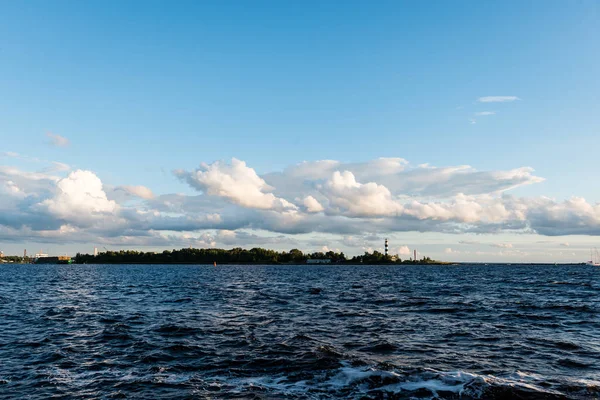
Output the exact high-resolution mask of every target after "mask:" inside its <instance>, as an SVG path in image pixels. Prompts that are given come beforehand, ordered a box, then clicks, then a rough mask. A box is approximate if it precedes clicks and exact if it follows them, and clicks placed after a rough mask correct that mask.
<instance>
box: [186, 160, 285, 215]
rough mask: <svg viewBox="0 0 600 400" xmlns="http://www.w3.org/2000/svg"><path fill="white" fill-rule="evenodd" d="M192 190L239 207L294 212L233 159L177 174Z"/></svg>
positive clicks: (255, 176)
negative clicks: (194, 189)
mask: <svg viewBox="0 0 600 400" xmlns="http://www.w3.org/2000/svg"><path fill="white" fill-rule="evenodd" d="M175 174H176V175H177V176H179V177H181V178H184V179H185V180H186V181H187V182H188V183H189V184H190V185H191V186H193V187H195V188H196V189H198V190H201V191H203V192H205V193H206V194H209V195H211V196H218V197H223V198H226V199H228V200H229V201H231V202H232V203H234V204H237V205H240V206H242V207H248V208H257V209H265V210H269V209H294V208H296V206H294V205H293V204H292V203H290V202H288V201H287V200H285V199H281V198H278V197H276V196H275V195H273V194H272V193H268V192H270V191H272V190H273V188H272V187H271V186H269V185H268V184H267V183H266V182H265V180H264V179H262V178H261V177H260V176H258V174H257V173H256V171H254V169H252V168H250V167H248V166H247V165H246V163H245V162H244V161H241V160H238V159H236V158H233V159H232V160H231V163H229V164H227V163H224V162H222V161H216V162H214V163H212V164H202V165H201V166H200V168H198V169H197V170H196V171H194V172H186V171H176V172H175Z"/></svg>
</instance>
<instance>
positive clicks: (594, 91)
mask: <svg viewBox="0 0 600 400" xmlns="http://www.w3.org/2000/svg"><path fill="white" fill-rule="evenodd" d="M599 19H600V5H598V3H596V2H592V1H588V2H585V1H584V2H564V1H531V2H522V1H504V2H478V1H459V2H444V1H434V2H401V1H390V2H377V3H376V4H373V3H369V2H362V1H348V2H344V3H343V4H341V3H340V2H325V3H324V2H301V3H295V4H290V3H283V2H274V1H273V2H261V1H258V2H253V3H252V4H250V3H244V2H227V3H225V2H191V1H190V2H176V3H175V4H168V3H166V2H160V1H156V2H146V1H145V2H141V1H139V2H136V1H131V2H110V1H102V2H100V1H90V2H75V1H69V2H64V1H55V2H42V1H37V2H35V1H34V2H28V3H23V2H7V1H6V2H1V3H0V37H2V38H3V40H2V41H1V42H0V94H2V96H0V138H1V139H2V141H1V143H2V144H1V145H0V152H14V153H19V154H20V155H21V157H4V158H0V165H5V166H14V167H16V168H18V169H19V170H20V171H40V170H41V169H43V168H45V166H43V165H41V164H43V162H40V161H32V160H33V159H43V160H46V161H47V162H52V161H56V162H61V163H65V164H68V166H69V169H68V170H66V169H65V170H64V171H60V173H61V174H62V175H60V174H58V175H57V176H59V177H60V178H65V177H66V176H68V174H69V173H70V172H73V171H77V170H80V169H81V170H86V171H92V172H93V173H94V174H95V175H96V176H97V177H98V178H99V179H101V181H102V184H103V185H104V186H106V187H107V188H110V187H119V186H126V185H143V186H145V187H147V188H149V189H150V190H151V191H152V192H153V194H154V195H155V196H161V195H167V194H172V193H184V194H186V195H190V196H196V195H200V194H201V195H208V193H209V192H210V188H209V187H207V186H206V183H205V182H204V183H202V185H199V186H198V185H196V186H193V185H190V184H186V182H184V181H183V180H182V179H177V177H175V176H174V175H173V173H172V171H173V170H179V169H181V170H186V171H193V170H195V169H196V168H197V167H198V166H199V165H200V164H201V163H203V162H204V163H208V164H209V165H212V164H211V163H214V162H215V161H218V160H225V161H227V162H230V161H231V159H232V157H235V158H236V159H239V160H243V161H244V162H245V163H246V164H247V166H248V167H250V168H252V169H253V170H254V171H255V172H256V173H257V174H258V175H260V176H264V175H265V174H269V173H272V172H278V171H282V170H284V169H285V168H288V167H290V166H293V165H295V164H298V163H300V162H303V161H309V162H311V161H318V160H339V161H340V162H341V163H344V164H350V163H367V162H369V161H370V160H375V159H377V158H380V157H390V158H391V157H401V158H403V159H406V160H408V161H409V162H410V165H411V166H415V167H416V166H418V165H420V164H425V163H428V164H430V165H433V166H437V167H449V166H459V165H469V166H471V167H473V168H474V169H476V170H478V171H507V170H512V169H515V168H521V167H531V168H533V169H534V170H535V172H532V174H534V175H535V176H537V177H542V178H544V179H545V180H544V181H543V182H542V181H540V182H536V183H535V184H522V185H517V187H515V188H512V189H510V194H511V195H514V196H526V197H528V198H537V197H540V196H547V197H550V198H552V199H555V200H556V201H557V202H561V201H564V200H568V199H570V198H571V197H572V196H578V197H583V198H585V199H586V201H587V202H589V203H590V204H592V205H593V204H596V202H598V201H599V200H600V189H599V188H598V186H597V185H595V184H594V182H596V180H597V175H598V170H599V169H598V167H597V163H598V162H597V157H595V154H596V153H597V149H599V148H600V134H599V132H598V127H599V122H600V107H599V105H600V96H599V95H598V93H600V83H599V80H598V79H597V73H598V65H599V61H600V40H599V39H600V23H599V22H600V21H599ZM486 96H514V97H517V98H518V100H514V101H506V102H480V101H478V99H479V98H482V97H486ZM490 112H492V113H494V114H489V115H477V113H490ZM473 122H475V123H473ZM48 133H53V134H55V135H60V136H61V137H64V138H66V139H68V141H69V145H68V146H51V145H50V144H49V143H48V141H49V137H47V134H48ZM355 174H356V173H355ZM4 179H5V180H6V181H8V180H9V178H8V177H5V178H4ZM10 179H12V178H10ZM12 181H14V179H12ZM267 183H268V184H269V185H270V186H271V187H273V186H274V185H273V184H272V183H271V182H269V181H268V180H267ZM361 183H363V184H364V183H368V181H365V182H361ZM203 185H204V186H203ZM274 189H275V190H276V191H279V192H282V191H283V190H284V189H285V188H282V187H281V186H280V187H274ZM267 191H268V190H267ZM392 192H393V191H392ZM29 194H30V195H32V193H29ZM307 194H308V193H307ZM392 194H393V195H395V196H396V195H397V196H400V195H402V196H404V195H409V194H410V193H408V194H407V193H400V192H393V193H392ZM37 195H38V197H39V200H40V201H39V202H37V203H36V204H39V203H43V201H44V199H42V197H43V196H42V195H41V194H39V193H38V194H37ZM40 196H41V197H40ZM107 196H108V199H109V200H113V198H112V197H111V196H112V195H111V194H110V193H108V192H107ZM210 196H212V197H218V196H215V195H210ZM278 197H281V198H284V199H286V200H287V201H290V202H293V200H294V199H292V198H289V197H287V196H286V195H284V194H283V193H280V196H278ZM29 199H30V200H29V203H28V204H31V203H35V202H34V201H33V200H31V197H29ZM326 200H331V199H326ZM115 201H117V203H119V199H116V198H115ZM404 201H405V200H404ZM224 202H225V203H228V202H229V203H231V202H232V198H231V196H230V197H227V196H225V197H224ZM130 203H131V202H130ZM234 204H235V205H237V206H239V204H237V203H235V201H234ZM129 206H130V207H134V206H132V205H131V204H130V205H129ZM139 207H142V206H141V205H140V206H139ZM143 207H146V208H148V209H149V206H148V205H143ZM215 207H216V206H215ZM219 207H220V206H219ZM261 207H262V205H261ZM22 208H23V207H22V206H20V209H22ZM242 208H244V206H242ZM245 208H247V207H245ZM325 208H326V210H325V211H324V213H325V214H327V213H329V214H331V215H332V214H335V213H341V214H344V212H345V211H344V210H339V209H337V210H333V209H332V210H331V211H330V212H329V211H328V209H327V207H325ZM346 211H347V210H346ZM4 212H6V213H8V212H9V209H8V208H5V209H4ZM203 212H206V211H205V210H204V211H203ZM186 216H187V217H190V214H189V213H187V214H186ZM346 216H347V217H349V218H354V217H356V216H350V215H349V214H346ZM196 217H197V215H196ZM359 217H361V216H359ZM61 218H62V220H61V221H62V223H63V225H65V224H66V225H69V226H74V225H73V223H72V221H71V222H70V221H69V220H68V219H65V217H64V216H63V217H61ZM361 218H362V217H361ZM588 219H589V218H588ZM592 220H593V218H592ZM27 221H28V219H27V218H24V219H23V220H22V221H21V223H20V226H18V227H17V226H16V225H18V224H16V223H14V222H13V225H15V226H12V229H20V230H21V231H22V230H23V227H24V226H25V227H27V226H28V225H27V224H28V222H27ZM592 222H594V223H595V220H593V221H592ZM592 225H593V224H592ZM252 226H254V225H252V224H251V225H248V226H241V227H240V228H237V229H246V231H243V232H248V231H247V230H248V229H250V228H252ZM78 229H84V228H83V226H81V227H78ZM418 229H423V230H424V231H425V232H423V233H421V234H419V235H426V236H424V237H423V238H422V241H426V240H429V239H428V238H429V237H430V236H432V237H434V238H436V237H437V238H441V237H442V236H443V235H446V234H447V231H444V232H442V233H441V232H439V231H438V230H436V229H433V230H431V229H430V228H429V227H427V228H418ZM594 229H596V226H595V225H593V226H591V229H590V231H589V232H587V231H586V233H593V232H595V230H594ZM250 230H251V231H252V229H250ZM260 231H261V232H258V233H257V234H260V235H262V236H264V235H267V236H268V235H270V234H277V235H279V234H284V235H287V234H286V233H285V232H283V233H282V232H276V233H273V232H275V231H276V230H275V231H273V232H271V230H270V229H261V230H260ZM192 232H195V234H202V232H203V231H202V230H198V229H195V230H193V231H192ZM569 232H571V231H569ZM13 233H14V232H13ZM178 234H181V232H179V233H178ZM212 234H214V235H217V233H215V232H213V233H212ZM328 234H333V233H331V232H330V233H328ZM340 234H342V233H340ZM345 234H346V235H347V232H346V233H345ZM364 234H365V233H364V232H359V231H357V232H356V233H355V234H354V235H355V236H356V235H358V236H360V235H364ZM378 234H379V235H387V234H388V232H386V231H385V229H384V228H379V229H378ZM390 234H391V233H390ZM398 234H399V235H400V233H398ZM463 234H465V233H464V232H463V231H462V230H461V231H460V234H457V235H450V237H451V238H450V239H447V240H446V239H443V240H442V239H440V242H444V241H447V242H448V244H447V245H445V244H444V243H442V244H441V245H442V246H445V247H444V249H446V248H451V247H452V243H453V242H455V241H457V240H458V241H460V239H457V238H458V237H459V236H462V235H463ZM486 234H488V233H486ZM498 234H499V233H498V232H495V233H494V234H493V235H491V234H489V240H490V241H493V240H495V239H494V238H498ZM502 234H505V233H504V231H503V233H502ZM304 235H305V236H306V237H300V236H296V235H291V236H290V237H291V238H292V239H290V240H294V238H295V239H296V240H299V241H300V240H306V241H308V242H306V243H307V244H306V246H305V247H306V248H307V249H308V248H312V247H315V246H317V245H316V244H315V243H316V242H318V240H319V239H316V237H317V236H318V234H317V233H310V232H305V233H304ZM401 235H412V236H410V238H411V239H412V241H413V245H418V244H419V243H418V242H419V239H417V240H415V239H414V238H415V234H407V233H401ZM427 235H429V236H427ZM436 235H437V236H436ZM13 236H14V235H13ZM262 236H261V237H262ZM538 236H540V235H539V232H537V230H535V228H534V232H533V234H532V235H529V236H528V238H532V237H536V238H537V237H538ZM444 237H445V236H444ZM486 237H487V236H486ZM27 238H28V239H27V241H28V242H31V243H35V244H37V243H36V242H35V234H33V236H27ZM486 240H488V239H486ZM506 240H507V241H510V242H511V243H513V245H515V243H517V242H519V241H521V239H520V237H516V236H511V238H508V239H506ZM527 240H529V239H527ZM536 240H537V239H536ZM561 240H562V239H561ZM56 241H57V243H56V244H53V246H58V247H60V248H61V249H65V251H74V250H75V249H80V248H87V247H89V243H75V242H73V243H71V240H70V239H69V238H68V237H64V238H63V239H60V238H57V239H56ZM322 241H326V242H327V241H329V242H331V241H335V240H334V239H323V240H322ZM404 241H405V242H406V241H408V239H404ZM580 241H585V242H586V243H585V245H582V248H583V247H586V246H587V245H588V242H587V241H590V242H593V241H594V237H593V235H589V234H586V235H584V236H583V239H580ZM117 242H118V241H116V242H115V244H114V245H115V246H117V245H118V243H117ZM309 242H310V243H309ZM415 242H417V243H415ZM217 243H218V241H217ZM300 243H304V242H300ZM377 243H378V242H377ZM0 244H2V239H1V238H0ZM268 245H269V243H265V246H266V247H269V246H268ZM323 245H328V243H323ZM3 246H4V248H10V249H13V248H21V247H22V245H21V243H18V244H15V243H12V242H11V243H8V241H7V243H5V244H4V245H3ZM277 246H278V244H277V243H273V247H277ZM281 246H283V244H282V245H281ZM286 246H287V243H286ZM311 246H312V247H311ZM329 246H330V247H332V248H333V247H336V248H337V247H340V246H341V247H342V248H343V245H339V246H338V245H336V244H335V243H334V244H329ZM167 247H169V246H167ZM284 247H285V246H284ZM367 247H369V246H367ZM433 251H434V250H433V249H432V252H433ZM435 251H440V249H436V250H435ZM445 254H446V255H447V257H449V256H451V255H452V253H450V252H447V253H445ZM442 256H443V255H442V254H440V255H439V257H442ZM455 256H456V257H459V256H463V257H466V255H464V254H463V255H459V254H456V255H455ZM496 256H497V255H492V254H490V255H489V257H492V258H493V257H496ZM482 257H487V256H486V255H482ZM536 257H538V258H540V259H541V258H543V257H546V258H547V256H543V255H541V253H540V255H538V256H536ZM573 257H574V258H579V257H580V254H579V253H577V254H575V255H574V256H573Z"/></svg>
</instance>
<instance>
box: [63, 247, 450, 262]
mask: <svg viewBox="0 0 600 400" xmlns="http://www.w3.org/2000/svg"><path fill="white" fill-rule="evenodd" d="M308 259H329V260H331V263H333V264H436V263H439V262H437V261H434V260H431V259H430V258H429V257H424V258H422V259H421V260H418V261H413V260H405V261H402V260H400V259H399V258H395V257H391V256H387V257H386V256H385V255H384V254H383V253H380V252H378V251H374V252H372V253H368V252H365V254H364V255H361V256H355V257H352V258H347V257H346V255H345V254H344V253H343V252H342V253H337V252H334V251H328V252H326V253H323V252H315V253H303V252H302V251H301V250H298V249H292V250H290V251H275V250H268V249H263V248H253V249H250V250H246V249H242V248H239V247H236V248H234V249H231V250H225V249H212V248H211V249H191V248H183V249H181V250H171V251H169V250H165V251H163V252H162V253H155V252H142V251H136V250H121V251H106V252H103V253H99V254H98V255H97V256H94V255H91V254H81V253H77V255H76V256H75V259H74V261H75V262H76V263H78V264H212V263H214V262H216V263H217V264H304V263H306V260H308Z"/></svg>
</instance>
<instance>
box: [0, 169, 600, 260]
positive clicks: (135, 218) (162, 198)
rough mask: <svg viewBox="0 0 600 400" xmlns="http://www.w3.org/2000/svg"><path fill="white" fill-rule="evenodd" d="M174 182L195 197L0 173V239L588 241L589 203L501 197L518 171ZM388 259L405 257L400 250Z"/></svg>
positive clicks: (231, 176)
mask: <svg viewBox="0 0 600 400" xmlns="http://www.w3.org/2000/svg"><path fill="white" fill-rule="evenodd" d="M177 178H178V179H179V180H180V181H181V182H182V183H183V184H184V185H187V186H188V187H190V188H192V189H194V190H195V191H196V192H197V194H195V195H183V194H172V193H171V194H169V193H167V194H155V193H153V192H152V190H151V189H149V188H147V187H144V186H140V185H123V186H116V187H112V186H109V185H105V184H104V183H103V182H102V180H101V178H100V177H99V176H97V175H96V174H95V173H94V172H92V171H85V170H75V171H68V170H66V169H65V168H54V169H49V170H45V172H29V171H23V170H21V169H18V168H14V167H8V166H1V167H0V241H3V242H23V241H37V242H49V243H97V244H99V245H100V244H118V245H120V246H179V247H181V246H183V245H193V246H200V245H202V246H213V245H234V244H238V245H243V244H248V245H250V244H254V245H258V244H267V243H289V244H290V245H293V243H294V241H295V240H292V238H294V237H293V236H290V235H297V236H295V238H299V237H301V236H302V235H313V236H314V235H321V234H327V235H335V236H336V237H338V238H339V243H343V244H346V245H350V243H352V246H355V247H358V248H361V247H362V248H368V246H369V243H368V242H369V240H366V239H364V238H367V237H371V238H376V240H377V241H381V236H378V235H387V234H389V233H394V232H409V231H415V232H439V233H447V234H461V233H475V234H482V233H485V234H496V233H520V234H533V233H536V234H540V235H546V236H558V235H600V204H598V203H590V202H588V201H586V200H585V199H583V198H580V197H572V198H570V199H568V200H565V201H557V200H554V199H551V198H547V197H517V196H515V195H514V194H511V191H514V190H515V189H517V188H519V187H523V186H527V185H534V184H537V183H539V182H542V181H543V178H541V177H539V176H537V175H535V174H534V171H533V169H531V168H529V167H517V168H514V169H509V170H501V171H480V170H477V169H475V168H473V167H471V166H468V165H457V166H442V167H436V166H431V165H429V164H421V165H412V164H410V163H409V162H408V161H407V160H405V159H403V158H379V159H375V160H371V161H367V162H362V163H343V162H339V161H335V160H321V161H310V162H303V163H300V164H296V165H292V166H290V167H288V168H285V169H284V170H283V171H279V172H271V173H266V174H259V173H257V172H256V171H255V170H254V169H253V168H252V167H251V166H249V165H247V163H246V162H244V161H242V160H238V159H235V158H234V159H232V160H229V161H216V162H213V163H202V164H200V166H199V167H198V168H197V169H195V170H191V171H188V170H177V171H175V172H174V179H177ZM302 238H303V239H302V240H308V241H306V242H305V243H306V244H307V245H311V246H312V245H313V244H314V245H315V246H316V245H317V243H313V242H310V239H306V237H305V236H302ZM373 240H374V239H373ZM464 243H466V242H464ZM470 243H477V242H475V241H473V242H470ZM325 244H327V243H321V244H320V246H319V247H318V248H320V247H322V246H323V245H325ZM511 246H512V245H510V244H508V243H498V244H495V245H493V247H497V248H501V249H510V248H511ZM398 252H399V253H400V254H410V252H409V248H408V247H406V246H404V247H401V248H398Z"/></svg>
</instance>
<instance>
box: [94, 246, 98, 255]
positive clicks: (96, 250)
mask: <svg viewBox="0 0 600 400" xmlns="http://www.w3.org/2000/svg"><path fill="white" fill-rule="evenodd" d="M94 257H98V248H97V247H94Z"/></svg>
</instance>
